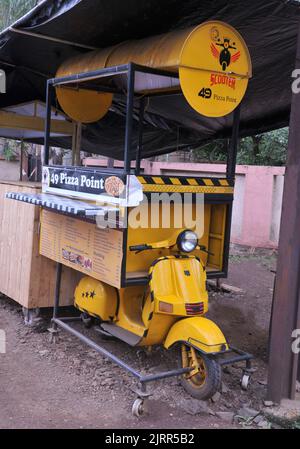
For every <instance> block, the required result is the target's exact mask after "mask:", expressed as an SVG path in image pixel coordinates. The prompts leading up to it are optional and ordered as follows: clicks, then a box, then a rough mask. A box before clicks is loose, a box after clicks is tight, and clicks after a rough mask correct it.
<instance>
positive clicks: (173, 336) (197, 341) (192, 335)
mask: <svg viewBox="0 0 300 449" xmlns="http://www.w3.org/2000/svg"><path fill="white" fill-rule="evenodd" d="M175 343H186V344H187V345H189V346H193V347H194V348H196V349H199V350H200V351H201V352H204V353H207V354H211V353H215V352H220V351H224V350H227V349H228V344H227V341H226V338H225V337H224V335H223V332H222V331H221V329H220V328H219V327H218V326H217V325H216V324H215V323H214V322H213V321H211V320H209V319H208V318H204V317H191V318H184V319H182V320H180V321H177V322H176V323H175V324H174V325H173V326H172V327H171V329H170V330H169V333H168V335H167V338H166V340H165V342H164V347H165V348H167V349H169V348H170V347H171V346H173V345H174V344H175Z"/></svg>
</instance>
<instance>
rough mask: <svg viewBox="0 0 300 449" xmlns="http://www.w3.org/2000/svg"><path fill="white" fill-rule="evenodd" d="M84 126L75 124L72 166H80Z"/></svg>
mask: <svg viewBox="0 0 300 449" xmlns="http://www.w3.org/2000/svg"><path fill="white" fill-rule="evenodd" d="M81 133H82V124H81V123H79V122H77V123H75V122H74V131H73V139H72V165H80V149H81Z"/></svg>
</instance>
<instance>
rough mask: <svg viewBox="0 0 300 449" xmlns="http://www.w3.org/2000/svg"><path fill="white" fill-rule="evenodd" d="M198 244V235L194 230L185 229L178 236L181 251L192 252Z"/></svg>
mask: <svg viewBox="0 0 300 449" xmlns="http://www.w3.org/2000/svg"><path fill="white" fill-rule="evenodd" d="M197 245H198V236H197V234H196V233H195V232H193V231H183V232H181V233H180V234H179V236H178V237H177V246H178V248H179V249H180V251H183V252H185V253H191V252H192V251H194V250H195V249H196V246H197Z"/></svg>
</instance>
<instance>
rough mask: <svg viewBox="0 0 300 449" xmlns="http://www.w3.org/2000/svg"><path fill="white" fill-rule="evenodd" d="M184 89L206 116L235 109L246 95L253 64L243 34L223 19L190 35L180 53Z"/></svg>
mask: <svg viewBox="0 0 300 449" xmlns="http://www.w3.org/2000/svg"><path fill="white" fill-rule="evenodd" d="M179 76H180V85H181V89H182V92H183V94H184V96H185V98H186V100H187V101H188V103H189V104H190V105H191V107H192V108H193V109H195V110H196V111H197V112H199V113H200V114H202V115H205V116H207V117H222V116H224V115H227V114H229V113H230V112H232V111H233V110H234V109H235V108H236V107H237V106H238V104H239V103H240V102H241V100H242V98H243V96H244V95H245V92H246V89H247V85H248V80H249V78H250V77H251V76H252V65H251V59H250V55H249V51H248V48H247V46H246V44H245V42H244V40H243V38H242V37H241V35H240V34H239V33H238V32H237V31H236V30H235V29H234V28H232V27H231V26H230V25H227V24H225V23H223V22H218V21H214V22H205V23H204V24H202V25H200V26H199V27H197V28H195V29H194V30H193V31H192V32H191V33H190V35H189V36H188V37H187V39H186V41H185V43H184V45H183V48H182V51H181V55H180V61H179Z"/></svg>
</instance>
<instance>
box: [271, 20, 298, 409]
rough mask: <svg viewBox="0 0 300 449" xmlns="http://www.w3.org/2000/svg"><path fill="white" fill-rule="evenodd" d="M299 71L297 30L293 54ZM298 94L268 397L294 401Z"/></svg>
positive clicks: (293, 109)
mask: <svg viewBox="0 0 300 449" xmlns="http://www.w3.org/2000/svg"><path fill="white" fill-rule="evenodd" d="M296 68H297V69H299V68H300V28H299V33H298V45H297V54H296ZM299 121H300V94H295V93H294V94H293V95H292V107H291V116H290V130H289V143H288V157H287V164H286V173H285V181H284V191H283V201H282V214H281V224H280V236H279V247H278V262H277V269H276V282H275V291H274V297H273V310H272V317H271V332H270V345H269V348H270V353H269V370H268V371H269V378H268V398H269V399H270V400H272V401H274V402H280V400H281V399H283V398H289V399H294V398H295V393H296V378H297V374H298V376H299V374H300V373H299V372H298V373H297V370H298V359H299V356H298V354H296V353H294V352H293V351H292V343H293V338H292V332H293V331H294V330H295V329H300V232H299V230H300V202H299V192H300V152H299V146H300V127H299Z"/></svg>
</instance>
